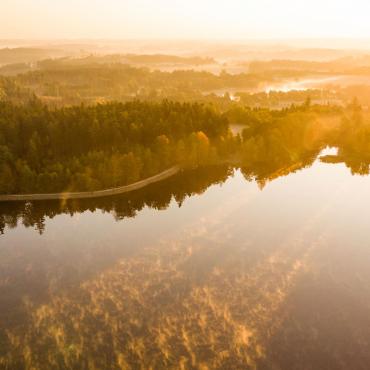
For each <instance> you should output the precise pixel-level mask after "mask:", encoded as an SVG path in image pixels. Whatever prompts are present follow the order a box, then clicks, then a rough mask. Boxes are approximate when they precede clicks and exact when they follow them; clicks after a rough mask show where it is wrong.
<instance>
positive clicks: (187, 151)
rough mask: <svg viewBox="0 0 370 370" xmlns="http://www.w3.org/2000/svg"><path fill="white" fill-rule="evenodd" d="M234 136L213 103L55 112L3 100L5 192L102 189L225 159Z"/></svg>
mask: <svg viewBox="0 0 370 370" xmlns="http://www.w3.org/2000/svg"><path fill="white" fill-rule="evenodd" d="M234 141H236V139H235V138H234V137H233V136H232V135H231V134H230V132H229V131H228V122H227V119H226V118H225V117H224V116H223V115H220V114H217V112H216V111H215V110H213V109H212V108H211V107H206V106H203V105H200V104H196V103H194V104H186V103H184V104H181V103H175V102H169V101H163V102H162V103H148V102H139V101H134V102H130V103H125V104H123V103H109V104H104V105H95V106H89V107H85V106H75V107H70V108H62V109H54V110H52V109H49V108H48V107H47V106H45V105H43V104H42V103H41V102H39V101H38V100H37V99H35V100H33V101H30V102H29V103H27V104H25V105H21V106H20V105H15V104H12V103H9V102H3V103H0V192H1V193H35V192H59V191H85V190H98V189H104V188H109V187H115V186H122V185H125V184H130V183H133V182H135V181H138V180H140V179H143V178H146V177H149V176H151V175H153V174H157V173H159V172H160V171H163V170H165V169H167V168H169V167H171V166H172V165H174V164H183V165H184V166H190V167H192V166H198V165H201V164H205V163H212V162H214V161H216V160H217V159H218V158H219V157H223V156H224V155H225V154H226V152H227V151H228V150H230V148H232V147H233V145H234V144H233V142H234Z"/></svg>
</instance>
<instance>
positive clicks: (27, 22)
mask: <svg viewBox="0 0 370 370" xmlns="http://www.w3.org/2000/svg"><path fill="white" fill-rule="evenodd" d="M369 17H370V0H352V1H343V0H311V1H310V0H0V39H5V38H41V39H52V38H75V39H79V38H185V39H197V38H200V39H246V38H252V39H256V38H257V39H261V38H317V37H346V38H370V21H369Z"/></svg>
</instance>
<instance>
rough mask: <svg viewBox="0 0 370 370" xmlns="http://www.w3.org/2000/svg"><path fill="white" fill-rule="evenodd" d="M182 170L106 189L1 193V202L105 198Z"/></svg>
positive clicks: (170, 171)
mask: <svg viewBox="0 0 370 370" xmlns="http://www.w3.org/2000/svg"><path fill="white" fill-rule="evenodd" d="M179 171H180V166H173V167H171V168H169V169H167V170H165V171H163V172H160V173H159V174H157V175H154V176H151V177H148V178H146V179H143V180H140V181H137V182H135V183H133V184H130V185H124V186H120V187H118V188H111V189H105V190H95V191H85V192H73V193H72V192H71V193H69V192H65V193H51V194H11V195H6V194H4V195H0V202H24V201H40V200H67V199H89V198H91V199H93V198H103V197H109V196H113V195H120V194H125V193H129V192H131V191H134V190H139V189H142V188H145V187H146V186H148V185H150V184H153V183H156V182H159V181H162V180H165V179H168V178H169V177H172V176H174V175H176V174H177V173H178V172H179Z"/></svg>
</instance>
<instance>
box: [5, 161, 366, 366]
mask: <svg viewBox="0 0 370 370" xmlns="http://www.w3.org/2000/svg"><path fill="white" fill-rule="evenodd" d="M285 175H286V174H285ZM369 210H370V179H369V178H368V177H363V176H353V175H352V174H351V172H350V170H349V169H348V168H346V167H345V165H344V164H326V163H321V162H320V161H318V160H317V161H316V162H315V163H314V165H313V166H311V167H309V168H304V169H302V170H300V171H297V172H295V173H291V174H289V175H286V176H281V177H278V176H276V179H275V180H274V181H271V182H268V183H267V184H265V186H264V187H263V189H262V188H261V186H259V185H258V184H257V183H255V182H251V181H247V180H246V179H245V178H244V176H243V174H242V172H241V171H240V169H235V170H234V169H232V168H229V167H227V166H223V167H212V168H207V169H201V170H193V171H187V172H183V173H180V174H179V175H176V176H175V177H174V178H171V179H168V180H166V181H164V182H162V183H159V184H155V185H152V186H150V187H149V188H146V189H144V190H141V191H139V192H136V193H133V194H130V195H125V196H120V197H113V198H107V199H101V200H88V201H87V200H86V201H74V202H67V203H56V202H42V203H34V204H2V205H0V214H1V222H2V224H3V226H2V228H3V234H2V235H1V236H0V274H1V275H0V359H1V361H0V368H12V369H16V368H19V369H21V368H23V367H24V366H26V365H27V366H29V365H32V366H33V368H38V369H49V368H53V369H59V368H60V369H65V368H71V369H72V368H73V369H85V368H86V369H87V368H89V369H93V368H95V369H103V368H105V369H125V368H127V369H128V368H130V369H131V368H133V369H150V368H151V369H162V368H163V369H167V368H173V369H181V368H183V369H246V368H258V369H272V368H274V369H315V370H317V369H328V368H329V367H328V364H330V368H332V369H333V368H335V369H350V368H351V369H365V368H366V366H365V364H368V363H369V361H370V353H369V351H368V345H369V342H370V315H369V310H370V249H369V247H370V246H369V242H368V240H369V238H368V233H369V217H367V215H368V214H369ZM2 366H3V367H2ZM364 366H365V367H364Z"/></svg>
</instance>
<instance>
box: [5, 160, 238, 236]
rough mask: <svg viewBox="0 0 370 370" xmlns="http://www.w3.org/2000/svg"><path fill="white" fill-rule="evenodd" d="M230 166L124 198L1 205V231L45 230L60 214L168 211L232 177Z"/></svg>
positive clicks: (123, 214)
mask: <svg viewBox="0 0 370 370" xmlns="http://www.w3.org/2000/svg"><path fill="white" fill-rule="evenodd" d="M232 172H233V168H232V167H230V166H228V165H220V166H210V167H205V168H199V169H194V170H188V171H184V172H182V173H180V174H178V175H175V176H173V177H172V178H170V179H167V180H165V181H162V182H160V183H156V184H152V185H150V186H148V187H146V188H144V189H141V190H138V191H135V192H132V193H129V194H125V195H122V196H116V197H108V198H100V199H81V200H68V201H41V202H26V203H24V202H20V203H10V202H9V203H2V204H0V231H1V232H2V233H3V232H4V230H5V227H9V228H14V227H16V226H17V224H18V223H19V222H21V223H22V224H23V225H24V226H26V227H35V228H36V229H37V230H38V231H39V232H40V233H42V232H43V231H44V228H45V220H46V218H51V219H52V218H54V217H55V216H57V215H60V214H69V215H71V216H73V215H74V214H77V213H83V212H86V211H91V212H95V211H96V210H101V211H103V212H110V213H112V214H113V215H114V217H115V219H116V220H121V219H123V218H126V217H135V216H136V214H137V213H138V212H139V211H141V210H142V209H143V208H145V207H150V208H153V209H158V210H159V209H166V208H167V207H168V206H169V204H170V203H171V201H172V200H175V201H176V202H177V204H178V205H179V206H181V204H182V203H183V201H184V200H185V199H186V198H187V197H190V196H193V195H196V194H201V193H203V192H204V191H205V190H206V189H207V188H208V187H209V186H211V185H213V184H217V183H222V182H224V181H226V179H227V178H228V177H229V176H230V175H231V174H232Z"/></svg>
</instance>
